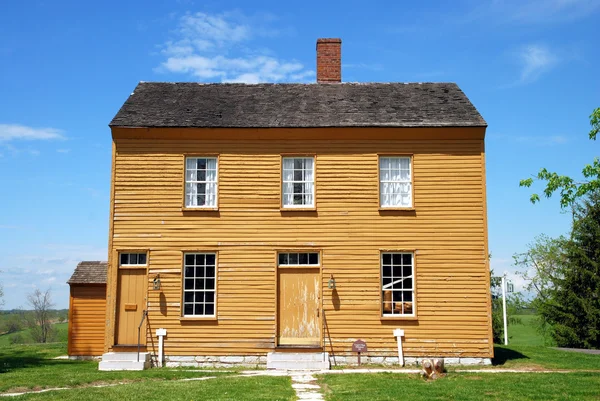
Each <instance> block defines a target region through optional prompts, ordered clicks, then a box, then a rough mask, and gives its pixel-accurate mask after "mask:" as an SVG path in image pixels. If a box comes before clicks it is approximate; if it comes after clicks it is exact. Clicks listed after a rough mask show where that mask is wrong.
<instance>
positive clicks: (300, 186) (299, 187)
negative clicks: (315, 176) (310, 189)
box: [294, 184, 304, 194]
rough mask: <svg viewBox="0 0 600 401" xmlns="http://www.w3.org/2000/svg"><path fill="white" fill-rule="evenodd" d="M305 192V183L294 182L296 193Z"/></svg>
mask: <svg viewBox="0 0 600 401" xmlns="http://www.w3.org/2000/svg"><path fill="white" fill-rule="evenodd" d="M303 192H304V184H294V194H302V193H303Z"/></svg>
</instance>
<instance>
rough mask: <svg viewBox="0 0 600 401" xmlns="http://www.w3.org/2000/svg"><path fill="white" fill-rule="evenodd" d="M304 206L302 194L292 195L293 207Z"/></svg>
mask: <svg viewBox="0 0 600 401" xmlns="http://www.w3.org/2000/svg"><path fill="white" fill-rule="evenodd" d="M303 204H304V196H302V194H300V195H298V194H294V205H303Z"/></svg>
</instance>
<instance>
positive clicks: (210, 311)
mask: <svg viewBox="0 0 600 401" xmlns="http://www.w3.org/2000/svg"><path fill="white" fill-rule="evenodd" d="M205 311H206V314H207V315H214V314H215V305H214V304H206V309H205Z"/></svg>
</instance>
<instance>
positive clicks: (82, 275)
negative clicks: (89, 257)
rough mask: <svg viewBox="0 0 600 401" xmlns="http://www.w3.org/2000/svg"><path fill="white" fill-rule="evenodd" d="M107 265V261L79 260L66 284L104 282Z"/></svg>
mask: <svg viewBox="0 0 600 401" xmlns="http://www.w3.org/2000/svg"><path fill="white" fill-rule="evenodd" d="M107 266H108V263H107V262H100V261H83V262H79V264H78V265H77V267H76V268H75V271H74V272H73V275H72V276H71V278H70V279H69V281H67V284H106V269H107Z"/></svg>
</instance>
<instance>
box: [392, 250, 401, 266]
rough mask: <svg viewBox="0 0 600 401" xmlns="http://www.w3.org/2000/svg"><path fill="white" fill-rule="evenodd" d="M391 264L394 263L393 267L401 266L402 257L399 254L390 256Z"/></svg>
mask: <svg viewBox="0 0 600 401" xmlns="http://www.w3.org/2000/svg"><path fill="white" fill-rule="evenodd" d="M392 263H394V264H395V265H400V264H402V255H400V254H397V253H395V254H393V255H392Z"/></svg>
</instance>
